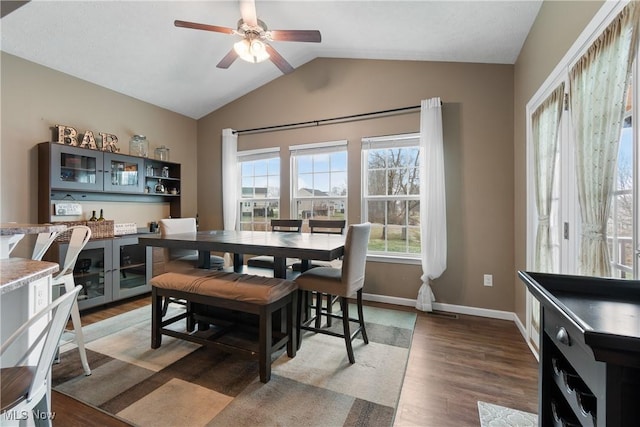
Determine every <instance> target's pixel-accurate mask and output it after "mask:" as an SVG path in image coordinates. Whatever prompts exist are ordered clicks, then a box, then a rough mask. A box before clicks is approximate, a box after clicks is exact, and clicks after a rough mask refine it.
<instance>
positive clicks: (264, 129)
mask: <svg viewBox="0 0 640 427" xmlns="http://www.w3.org/2000/svg"><path fill="white" fill-rule="evenodd" d="M440 105H442V102H440ZM417 108H420V105H413V106H411V107H402V108H393V109H391V110H381V111H372V112H370V113H360V114H351V115H349V116H341V117H333V118H330V119H319V120H309V121H307V122H298V123H289V124H286V125H274V126H265V127H260V128H253V129H242V130H234V131H233V133H235V134H238V135H239V134H243V133H254V132H255V133H257V132H270V131H275V130H282V129H285V130H286V129H299V128H305V127H311V126H320V125H321V124H327V123H329V122H336V121H355V120H358V119H361V118H364V117H369V116H378V115H381V114H393V113H399V112H403V111H408V110H415V109H417Z"/></svg>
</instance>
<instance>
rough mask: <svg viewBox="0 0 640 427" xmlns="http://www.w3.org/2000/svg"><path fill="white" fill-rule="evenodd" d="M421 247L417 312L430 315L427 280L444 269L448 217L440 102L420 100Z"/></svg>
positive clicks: (431, 301)
mask: <svg viewBox="0 0 640 427" xmlns="http://www.w3.org/2000/svg"><path fill="white" fill-rule="evenodd" d="M420 165H421V167H420V187H421V191H420V243H421V246H422V277H421V280H422V286H420V290H419V292H418V298H417V300H416V308H417V309H418V310H422V311H433V305H432V303H433V301H435V296H434V295H433V291H432V290H431V285H430V280H432V279H436V278H438V277H440V275H441V274H442V273H443V272H444V270H445V269H446V268H447V215H446V206H445V203H446V198H445V185H444V147H443V139H442V103H441V101H440V98H431V99H426V100H423V101H422V103H421V111H420Z"/></svg>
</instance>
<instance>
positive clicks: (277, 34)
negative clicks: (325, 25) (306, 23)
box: [270, 30, 322, 43]
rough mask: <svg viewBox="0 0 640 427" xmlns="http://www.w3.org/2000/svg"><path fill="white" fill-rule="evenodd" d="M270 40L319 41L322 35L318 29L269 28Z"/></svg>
mask: <svg viewBox="0 0 640 427" xmlns="http://www.w3.org/2000/svg"><path fill="white" fill-rule="evenodd" d="M270 33H271V40H275V41H279V42H312V43H320V42H321V41H322V36H321V35H320V31H318V30H271V31H270Z"/></svg>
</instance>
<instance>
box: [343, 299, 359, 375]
mask: <svg viewBox="0 0 640 427" xmlns="http://www.w3.org/2000/svg"><path fill="white" fill-rule="evenodd" d="M340 308H341V309H342V329H343V333H344V342H345V344H346V345H347V356H349V363H351V364H354V363H356V358H355V357H354V356H353V346H352V345H351V328H349V301H347V298H345V297H342V296H341V297H340Z"/></svg>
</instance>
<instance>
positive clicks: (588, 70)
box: [570, 2, 640, 277]
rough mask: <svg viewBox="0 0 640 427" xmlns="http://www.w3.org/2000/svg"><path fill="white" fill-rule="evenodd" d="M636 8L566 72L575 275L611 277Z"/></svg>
mask: <svg viewBox="0 0 640 427" xmlns="http://www.w3.org/2000/svg"><path fill="white" fill-rule="evenodd" d="M638 11H639V8H638V7H636V2H631V3H629V4H628V5H627V6H626V7H625V8H624V9H623V11H622V12H621V13H620V15H619V16H618V17H617V18H616V19H615V20H614V21H613V23H611V25H609V27H607V29H606V30H605V31H604V32H603V33H602V35H601V36H600V37H599V38H598V39H597V40H596V41H595V42H594V43H593V45H592V46H591V47H590V48H589V50H588V51H587V53H586V54H585V55H584V56H583V57H582V58H581V59H580V60H579V61H578V63H577V64H576V65H575V66H574V67H573V68H572V69H571V73H570V96H571V112H572V119H573V124H574V127H575V133H576V135H575V136H576V170H577V171H576V172H577V181H578V201H579V205H580V214H581V217H582V238H581V241H580V273H581V274H584V275H588V276H603V277H607V276H611V265H610V263H609V250H608V247H607V240H606V237H607V229H606V227H607V219H608V217H609V210H610V206H611V195H612V191H613V185H614V179H615V170H616V164H617V156H618V141H619V139H620V130H621V127H622V118H623V113H624V106H625V104H624V101H625V95H626V89H627V87H628V81H629V80H628V79H629V77H630V71H631V64H632V62H633V54H634V53H635V49H636V43H637V38H638V25H639V24H638V21H639V20H640V17H639V16H638V15H639V13H638Z"/></svg>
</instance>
